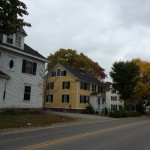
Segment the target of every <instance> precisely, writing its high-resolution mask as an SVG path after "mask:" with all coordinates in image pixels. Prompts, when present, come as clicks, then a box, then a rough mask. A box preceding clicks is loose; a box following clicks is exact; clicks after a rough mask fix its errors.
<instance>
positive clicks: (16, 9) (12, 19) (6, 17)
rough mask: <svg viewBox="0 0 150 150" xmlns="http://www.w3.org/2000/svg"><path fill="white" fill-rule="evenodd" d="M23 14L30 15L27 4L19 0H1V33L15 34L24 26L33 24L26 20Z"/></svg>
mask: <svg viewBox="0 0 150 150" xmlns="http://www.w3.org/2000/svg"><path fill="white" fill-rule="evenodd" d="M23 15H28V12H27V7H26V5H25V4H24V3H23V2H21V1H19V0H0V33H1V34H7V35H9V34H13V33H16V32H17V31H19V30H20V29H21V28H22V27H24V26H28V27H30V26H31V24H30V23H27V22H25V21H24V19H23V18H22V17H23Z"/></svg>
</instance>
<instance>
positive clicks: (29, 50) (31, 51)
mask: <svg viewBox="0 0 150 150" xmlns="http://www.w3.org/2000/svg"><path fill="white" fill-rule="evenodd" d="M2 39H3V35H2V34H0V44H1V45H4V46H7V47H5V48H6V49H9V48H8V47H10V48H14V49H15V50H16V52H21V53H24V54H30V55H32V56H36V57H38V58H41V59H44V60H45V61H46V58H45V57H44V56H42V55H41V54H40V53H38V52H37V51H35V50H34V49H32V48H31V47H30V46H28V45H27V44H24V49H23V50H22V49H20V48H17V47H14V46H12V45H8V44H5V43H3V42H2Z"/></svg>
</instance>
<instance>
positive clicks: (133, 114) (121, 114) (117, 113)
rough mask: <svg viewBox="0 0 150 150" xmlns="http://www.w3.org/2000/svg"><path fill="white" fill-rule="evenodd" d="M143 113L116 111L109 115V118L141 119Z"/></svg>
mask: <svg viewBox="0 0 150 150" xmlns="http://www.w3.org/2000/svg"><path fill="white" fill-rule="evenodd" d="M140 116H141V113H139V112H133V111H128V112H127V111H125V110H114V111H112V112H110V113H109V117H113V118H124V117H140Z"/></svg>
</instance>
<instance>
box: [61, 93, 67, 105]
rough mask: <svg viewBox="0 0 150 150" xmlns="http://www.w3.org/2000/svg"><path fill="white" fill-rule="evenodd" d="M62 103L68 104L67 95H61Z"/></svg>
mask: <svg viewBox="0 0 150 150" xmlns="http://www.w3.org/2000/svg"><path fill="white" fill-rule="evenodd" d="M62 103H69V95H68V94H64V95H62Z"/></svg>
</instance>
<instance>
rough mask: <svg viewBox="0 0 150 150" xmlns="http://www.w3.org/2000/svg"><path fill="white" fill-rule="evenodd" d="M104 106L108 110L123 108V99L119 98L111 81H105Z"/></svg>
mask: <svg viewBox="0 0 150 150" xmlns="http://www.w3.org/2000/svg"><path fill="white" fill-rule="evenodd" d="M106 107H107V108H108V110H109V111H113V110H121V109H123V108H124V101H123V100H121V99H120V95H119V94H118V92H117V91H116V89H114V88H113V87H112V83H110V82H107V83H106Z"/></svg>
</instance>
